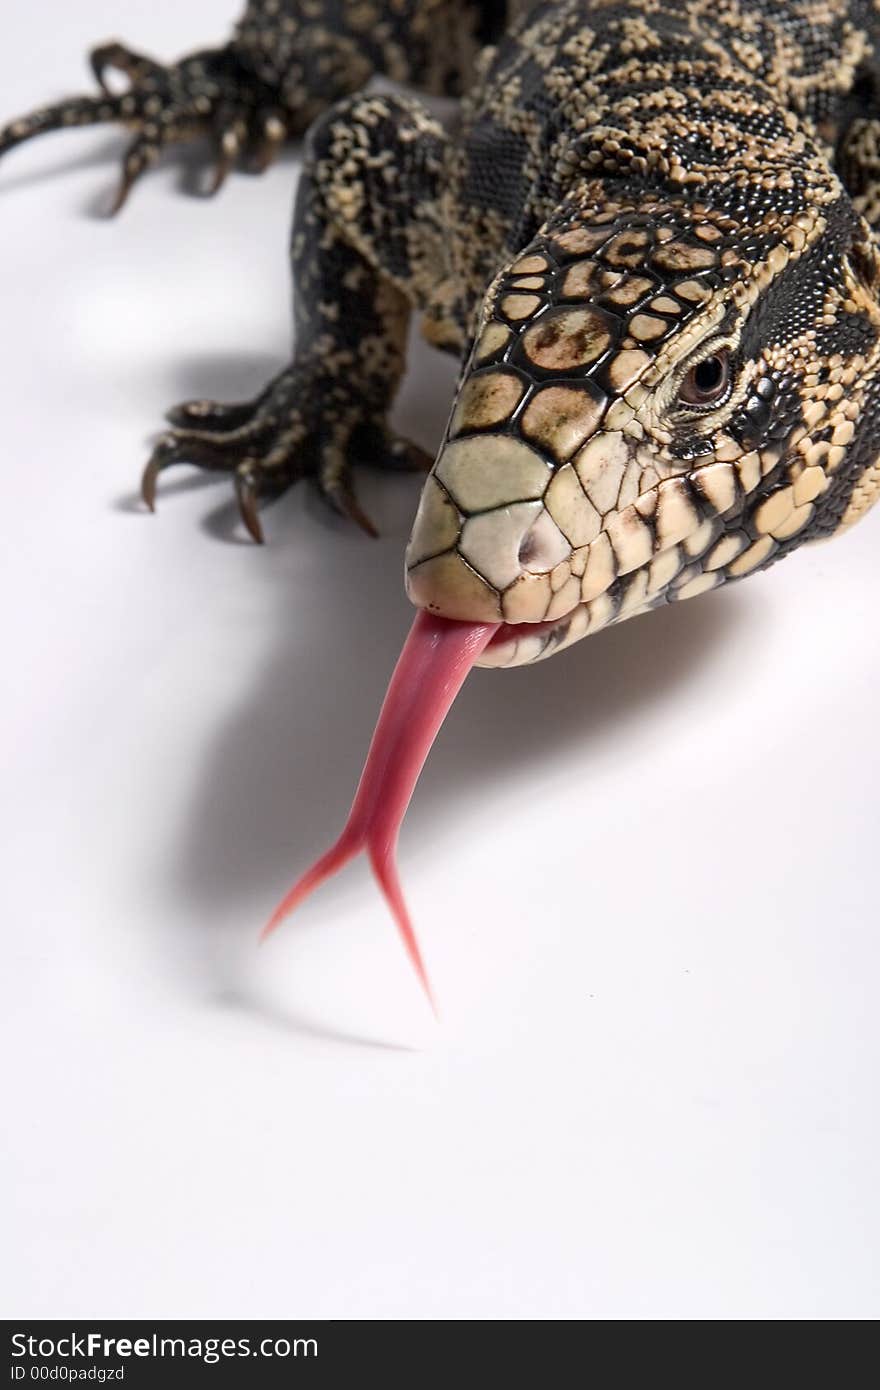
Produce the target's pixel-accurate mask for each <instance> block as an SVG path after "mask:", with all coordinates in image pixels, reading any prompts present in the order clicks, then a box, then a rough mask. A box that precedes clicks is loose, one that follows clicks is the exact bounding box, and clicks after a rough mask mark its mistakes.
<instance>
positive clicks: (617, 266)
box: [0, 0, 880, 979]
mask: <svg viewBox="0 0 880 1390" xmlns="http://www.w3.org/2000/svg"><path fill="white" fill-rule="evenodd" d="M93 67H94V69H95V72H96V74H97V76H98V78H99V81H101V82H102V85H103V79H104V74H105V71H106V70H107V69H108V68H109V67H116V68H118V69H120V70H122V71H123V72H124V73H126V74H127V75H128V77H129V79H130V84H131V85H130V88H129V90H128V91H127V92H125V93H114V92H113V91H111V90H109V89H108V88H105V90H104V92H103V93H102V94H101V95H99V96H97V97H84V98H77V99H74V100H71V101H70V102H66V103H61V104H60V105H58V106H55V107H51V108H46V109H45V110H43V111H38V112H36V113H35V114H34V115H33V116H30V117H25V118H23V119H20V120H17V121H13V122H12V123H11V124H10V125H7V126H6V127H5V128H4V129H3V130H0V155H2V154H3V153H4V152H5V151H7V150H8V149H10V148H11V147H12V146H13V145H16V144H19V143H21V142H22V141H24V140H27V139H29V138H30V137H31V136H33V135H35V134H39V133H41V132H43V131H45V130H49V129H55V128H59V127H63V126H73V125H78V124H88V123H92V122H95V121H101V120H121V121H123V122H126V123H128V124H130V125H132V126H133V127H134V128H135V130H136V135H135V140H134V143H133V145H132V146H131V147H130V150H129V152H128V154H127V156H126V159H125V164H124V170H123V180H122V184H121V187H120V192H119V195H118V197H117V205H118V206H121V203H122V202H123V201H124V198H125V196H126V195H127V193H128V191H129V189H130V188H131V185H132V184H133V182H134V181H135V179H136V178H137V177H138V176H139V175H140V174H141V173H142V172H143V170H144V169H145V168H147V167H148V166H149V165H150V164H151V163H153V162H154V161H155V159H156V158H157V157H158V155H159V153H160V151H161V149H162V148H163V147H164V146H165V145H167V144H169V143H171V142H173V141H176V140H179V139H183V138H187V137H189V136H190V135H192V134H196V133H205V132H208V133H213V135H214V137H215V140H216V142H217V150H218V162H217V166H216V172H215V178H214V187H215V188H216V187H219V185H220V183H222V181H223V179H224V178H225V177H226V175H227V173H228V171H229V169H230V168H231V167H232V165H233V164H234V163H235V162H236V160H237V159H238V158H239V157H240V156H245V157H250V158H251V159H252V160H254V161H256V162H257V164H258V165H259V164H263V163H265V162H266V161H268V159H270V158H271V156H272V154H273V153H274V152H275V150H276V149H277V148H278V146H279V145H280V144H281V143H282V142H283V141H284V140H285V139H287V138H289V137H294V136H297V135H300V134H302V133H303V132H307V147H306V157H305V167H304V172H303V175H302V178H301V181H300V185H299V189H298V196H297V203H296V210H295V215H294V225H293V233H292V239H291V257H292V263H293V276H294V284H295V300H294V319H295V347H294V356H293V360H292V362H291V364H290V366H289V367H288V368H286V369H285V370H284V371H283V372H282V373H281V374H280V375H279V376H278V377H276V378H275V380H273V381H272V382H270V383H269V384H268V385H267V387H266V388H265V389H264V391H263V392H262V393H261V394H260V395H259V396H258V397H257V399H256V400H254V401H250V402H242V403H236V404H232V405H224V404H220V403H217V402H211V401H194V402H188V403H185V404H184V405H181V406H178V407H176V408H175V409H174V410H173V411H172V412H171V413H170V418H171V421H172V424H173V425H174V427H175V428H174V429H173V430H172V431H171V432H170V433H167V434H166V435H165V436H163V437H162V439H161V440H160V441H159V443H158V445H157V447H156V449H155V451H154V453H153V455H152V457H151V459H150V461H149V463H148V465H147V469H146V471H145V474H144V484H143V487H144V496H145V499H146V500H147V502H148V503H149V504H150V505H151V506H152V503H153V500H154V495H155V489H156V484H157V480H158V478H159V476H160V474H161V473H162V472H163V471H164V470H165V469H166V468H168V467H170V466H172V465H174V464H176V463H179V462H186V463H195V464H200V465H202V466H204V467H205V468H209V469H216V470H223V471H226V472H228V473H229V474H230V475H231V477H232V479H233V480H234V483H235V486H236V489H237V492H238V497H239V501H240V505H241V510H242V515H243V517H244V520H245V522H246V524H247V526H248V528H249V530H250V531H251V533H252V535H253V536H254V537H255V538H256V539H262V531H261V528H260V521H259V517H258V513H257V502H258V500H259V499H260V498H263V497H268V496H272V495H277V494H279V493H280V492H282V491H284V490H285V489H286V488H287V487H289V486H290V485H291V484H292V483H294V482H296V481H297V480H299V479H301V478H303V477H306V476H309V477H313V478H314V479H315V480H316V481H317V483H318V485H319V487H320V489H321V490H322V492H323V493H324V495H325V496H326V497H327V499H328V500H329V501H330V502H331V503H332V504H333V505H334V506H335V507H336V508H337V509H338V510H340V511H342V512H344V513H347V514H348V515H349V516H351V517H353V518H354V519H355V520H356V521H358V522H359V523H360V524H361V525H362V526H363V527H364V528H365V529H366V530H372V526H371V523H370V521H369V519H368V518H367V517H366V516H365V515H364V513H363V512H362V511H361V509H360V507H359V504H358V502H357V500H356V497H355V493H354V489H353V485H352V473H353V469H354V467H355V466H356V465H357V464H358V463H363V462H369V463H373V464H376V463H378V464H380V465H385V466H389V467H400V466H408V465H412V464H415V465H416V466H419V464H420V463H421V462H423V460H421V459H420V457H419V454H418V451H417V450H415V449H414V447H413V446H412V445H410V444H408V443H407V442H406V441H403V440H400V439H397V438H396V437H394V435H393V434H392V432H391V430H390V429H389V426H388V412H389V409H390V406H391V403H392V401H393V398H394V394H395V391H396V389H397V387H398V385H399V382H400V379H401V377H402V374H403V371H404V366H405V361H404V359H405V344H406V337H407V331H408V325H409V320H410V317H411V315H412V313H413V312H415V313H417V314H419V315H420V317H421V322H422V327H423V330H424V332H425V335H426V336H427V337H428V339H429V340H430V341H431V342H432V343H434V344H435V345H436V346H437V347H438V348H440V349H442V350H444V351H447V352H451V353H454V354H456V355H457V356H458V357H459V359H460V361H461V375H460V379H459V385H458V389H457V392H456V396H455V400H454V402H453V406H452V413H451V416H450V420H449V426H448V430H447V434H446V437H445V439H444V442H443V444H442V446H441V449H440V452H439V454H438V456H437V458H436V460H435V461H434V464H433V467H432V468H431V471H430V474H429V477H428V478H427V480H426V482H425V485H424V489H423V492H422V497H421V502H420V505H419V510H418V513H417V516H416V518H415V523H414V527H413V533H412V537H411V540H410V543H409V547H408V550H407V557H406V570H407V586H408V591H409V594H410V596H411V598H412V599H413V601H414V603H415V604H416V606H417V607H418V608H420V609H421V610H423V612H422V615H421V617H420V618H419V619H418V620H417V623H416V627H415V628H414V633H413V636H412V637H411V639H410V643H408V645H407V648H406V650H405V653H404V657H403V658H402V663H401V666H400V667H399V668H398V674H397V675H396V676H395V678H394V681H393V682H392V687H391V691H390V694H389V701H388V702H386V709H385V710H384V711H383V716H382V720H381V721H380V726H379V729H378V731H377V736H376V740H374V747H373V750H372V751H371V754H370V759H369V760H368V765H367V771H366V772H365V777H364V780H363V781H362V784H361V789H360V791H359V793H358V798H356V802H355V806H354V807H353V811H352V817H351V818H350V820H349V823H348V825H347V827H346V830H345V831H344V833H343V836H342V838H341V840H340V841H339V843H338V844H337V846H336V847H334V849H333V850H332V851H330V853H329V854H328V855H327V856H325V858H324V859H323V860H322V861H321V862H320V863H319V865H318V866H316V868H315V869H314V870H312V871H311V872H310V874H308V875H306V876H305V877H304V879H303V880H301V882H300V884H298V885H297V887H296V888H295V889H294V890H293V892H292V894H291V895H289V897H288V899H287V901H286V903H285V904H284V905H283V906H282V911H283V910H286V908H289V907H290V906H292V905H293V904H294V903H295V902H297V901H299V900H300V898H301V897H302V896H303V895H304V894H305V892H307V891H309V890H310V888H311V887H314V886H315V884H316V883H317V882H319V881H320V880H321V878H322V877H324V876H326V874H327V873H328V872H331V871H332V870H333V869H334V868H335V867H338V865H339V864H340V863H341V862H344V860H345V859H346V858H349V857H351V855H352V854H353V853H355V852H357V850H358V849H359V848H363V847H365V846H366V847H367V849H368V852H369V853H370V854H371V857H372V858H373V862H374V867H376V868H377V872H378V873H379V876H380V880H381V881H382V882H383V885H384V886H385V887H386V889H387V890H388V893H389V898H390V899H391V900H392V905H393V906H394V910H395V913H396V915H397V916H398V920H399V921H400V922H401V926H402V929H403V930H404V935H405V937H406V939H407V944H408V946H409V949H410V953H411V955H412V956H413V959H414V961H415V962H416V964H417V966H418V968H419V970H420V972H421V973H422V975H423V979H424V978H425V977H424V972H423V968H422V966H421V962H420V960H419V958H418V952H417V948H416V947H415V942H414V938H413V937H412V932H411V928H410V926H409V922H408V919H407V918H406V914H405V909H404V908H403V904H402V898H401V896H400V892H399V886H398V885H397V881H396V871H395V870H394V866H393V852H394V843H395V841H396V833H397V826H398V825H399V820H400V817H401V816H402V814H403V810H404V809H405V805H406V801H407V800H408V797H409V794H410V793H411V790H412V786H413V785H414V781H415V777H416V776H417V775H418V769H419V767H420V766H421V762H420V758H421V757H423V756H424V753H425V752H426V751H427V747H428V745H429V743H430V736H429V732H430V731H428V730H427V724H426V723H424V722H423V727H422V729H421V732H419V731H418V730H417V731H416V733H415V734H414V735H413V737H414V740H415V743H416V744H417V745H418V747H419V749H420V750H421V751H420V753H419V756H418V757H416V756H415V754H414V753H413V751H412V748H410V749H409V750H407V749H405V748H404V749H403V750H402V751H401V749H402V744H401V738H400V721H398V726H396V727H392V724H393V721H394V719H395V718H396V717H397V714H399V713H400V711H403V712H404V713H403V715H400V719H401V720H403V722H404V723H406V722H407V721H413V722H417V720H418V714H417V709H416V706H417V695H418V689H419V685H420V682H421V683H423V684H426V685H427V686H430V687H431V689H432V691H433V693H432V695H431V699H430V701H429V703H430V704H431V708H432V713H431V716H430V717H431V719H432V720H433V721H434V723H433V724H432V726H431V727H432V729H435V728H436V727H438V726H439V720H440V719H442V716H443V713H444V712H445V708H446V707H447V705H448V700H449V699H451V698H452V696H451V693H450V691H451V689H452V684H451V683H450V681H446V682H445V684H444V681H443V679H442V678H440V677H438V678H437V679H435V678H434V677H433V676H431V675H430V670H429V662H428V656H429V654H430V652H431V651H432V650H434V649H435V648H436V649H438V650H439V648H441V647H443V646H444V645H445V646H446V647H447V648H448V650H449V652H450V653H451V655H450V658H449V660H450V663H452V665H455V670H456V672H457V674H456V681H458V683H460V679H463V672H464V670H465V669H466V667H465V666H463V665H462V663H463V662H465V661H466V660H467V661H471V660H476V661H478V663H479V664H482V665H489V666H510V665H519V664H523V663H526V662H530V661H534V660H538V659H541V658H543V657H546V656H548V655H551V654H553V653H554V652H557V651H559V650H560V649H561V648H563V647H565V646H567V645H569V644H570V643H572V642H574V641H576V640H578V639H579V638H580V637H583V636H585V635H588V634H590V633H593V632H596V631H598V630H599V629H601V628H603V627H605V626H607V625H608V624H609V623H614V622H619V621H621V620H622V619H625V618H628V617H630V616H633V615H636V614H640V613H643V612H646V611H647V610H649V609H651V608H653V607H656V606H658V605H659V604H662V603H666V602H669V601H679V600H681V599H686V598H689V597H692V596H694V595H697V594H702V593H705V592H708V591H709V590H711V589H715V588H718V587H720V586H721V585H723V584H725V583H727V582H730V581H733V580H737V579H740V578H743V577H745V576H747V575H749V574H753V573H755V572H757V571H759V570H762V569H764V568H766V567H767V566H768V565H770V564H772V563H774V562H775V561H776V560H778V559H780V558H782V557H784V556H786V555H788V554H790V553H791V552H792V551H794V550H796V549H797V548H798V547H799V546H801V545H802V544H803V543H804V542H806V541H809V540H813V539H820V538H824V537H829V536H832V535H835V534H836V533H838V532H840V531H843V530H845V529H846V528H847V527H848V526H850V525H851V524H852V523H853V522H855V521H857V520H859V519H860V517H861V516H863V515H864V514H865V513H866V512H867V511H868V509H869V508H870V507H871V505H872V504H873V503H874V502H875V501H876V500H877V498H878V496H880V462H878V459H880V300H878V290H880V247H878V242H877V239H876V231H877V230H878V229H880V4H878V3H876V0H784V2H782V0H780V2H777V0H682V2H681V3H674V2H673V0H628V3H627V2H626V0H539V3H536V4H526V3H522V4H510V5H507V4H505V3H504V0H484V3H476V0H382V2H381V3H380V0H252V3H250V4H249V5H248V7H247V9H246V12H245V15H244V16H243V18H242V20H241V22H240V24H239V25H238V28H237V30H236V33H235V36H234V38H233V39H232V41H231V42H230V43H229V44H228V45H227V46H226V47H225V48H220V49H216V50H205V51H204V52H202V53H199V54H195V55H191V56H190V57H188V58H185V59H183V60H181V62H180V63H178V64H176V65H174V66H172V67H169V68H163V67H161V66H160V65H159V64H156V63H154V62H153V61H152V60H149V59H146V58H143V57H142V56H140V55H137V54H132V53H131V52H130V51H129V50H127V49H125V48H124V47H123V46H122V45H120V44H110V45H105V46H103V47H102V48H100V49H98V50H96V51H95V53H94V54H93ZM375 74H382V75H384V76H386V77H389V78H391V79H394V80H395V81H397V82H398V83H404V84H407V85H408V86H410V87H412V88H420V89H422V90H423V91H424V92H426V93H434V94H442V95H447V96H459V95H463V101H462V106H461V110H460V115H459V117H458V119H457V121H456V122H455V123H454V124H453V125H452V126H451V127H446V126H444V125H443V124H441V122H440V121H439V120H438V119H437V118H436V117H435V116H434V115H433V114H431V112H430V111H429V110H428V109H427V107H426V106H425V105H424V104H423V103H422V102H421V101H420V100H419V99H418V97H417V96H415V95H404V94H394V93H391V94H388V93H385V92H382V93H378V92H376V91H364V90H363V88H364V85H365V84H366V83H367V82H368V80H369V79H370V78H371V77H372V76H373V75H375ZM450 622H451V623H452V626H451V627H450V626H449V624H450ZM432 624H433V627H432V626H431V625H432ZM456 624H457V625H458V626H457V627H456ZM465 625H467V628H466V630H465ZM456 663H457V664H456ZM450 669H452V667H451V666H450ZM426 673H427V674H426ZM441 677H442V672H441ZM432 681H433V685H432V684H431V683H432ZM389 702H390V703H389ZM389 711H391V712H390V713H389ZM425 719H427V716H425ZM419 740H420V741H419ZM389 749H392V750H393V752H389V751H388V750H389ZM392 764H393V767H392V772H391V774H390V776H391V782H392V783H393V787H394V790H393V791H392V792H390V793H388V794H387V797H386V803H385V804H383V803H382V795H383V792H382V779H383V777H385V776H386V772H387V768H388V767H389V766H391V765H392ZM392 803H393V804H392ZM389 807H390V808H391V809H389ZM274 920H277V914H276V918H275V919H273V921H274Z"/></svg>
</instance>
